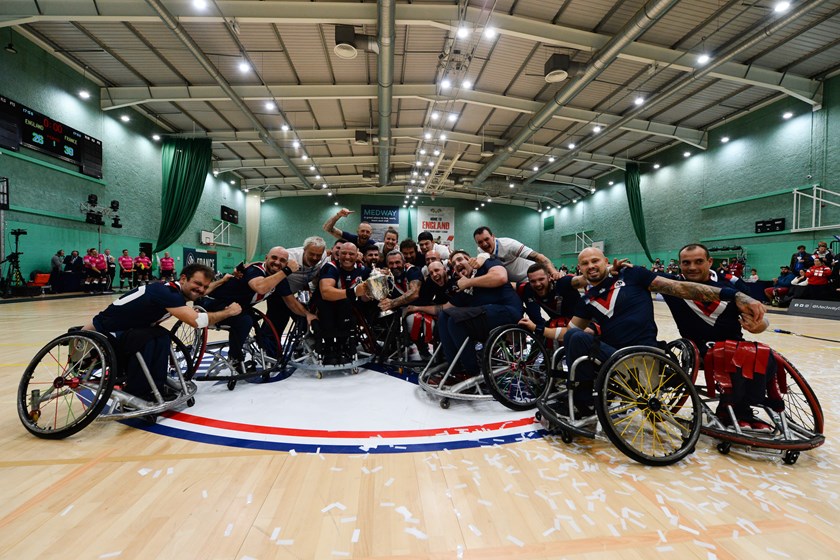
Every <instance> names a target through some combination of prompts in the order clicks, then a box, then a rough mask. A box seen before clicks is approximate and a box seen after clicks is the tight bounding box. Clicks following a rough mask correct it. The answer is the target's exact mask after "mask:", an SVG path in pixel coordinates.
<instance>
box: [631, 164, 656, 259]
mask: <svg viewBox="0 0 840 560" xmlns="http://www.w3.org/2000/svg"><path fill="white" fill-rule="evenodd" d="M640 185H641V174H640V173H639V164H638V163H628V164H627V168H626V169H625V171H624V188H625V189H626V190H627V205H628V206H629V207H630V219H631V220H632V222H633V231H635V232H636V239H638V240H639V243H641V244H642V249H644V250H645V255H647V258H648V260H649V261H650V262H653V257H651V256H650V249H648V244H647V231H646V229H645V212H644V209H643V208H642V193H641V190H640Z"/></svg>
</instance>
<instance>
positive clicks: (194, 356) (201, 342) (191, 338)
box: [169, 307, 207, 372]
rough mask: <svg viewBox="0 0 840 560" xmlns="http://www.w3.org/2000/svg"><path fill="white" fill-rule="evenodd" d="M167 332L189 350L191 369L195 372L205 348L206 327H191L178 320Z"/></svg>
mask: <svg viewBox="0 0 840 560" xmlns="http://www.w3.org/2000/svg"><path fill="white" fill-rule="evenodd" d="M196 310H197V311H198V310H201V311H203V310H202V309H201V308H200V307H199V308H196ZM169 332H170V334H172V336H173V337H174V338H176V339H177V340H179V341H180V342H181V344H182V345H183V346H185V347H186V348H187V350H188V351H189V356H190V357H191V362H192V371H193V372H195V371H196V370H197V369H198V366H199V365H200V364H201V360H202V359H203V358H204V352H205V350H207V329H206V328H204V329H200V328H197V327H191V326H189V325H188V324H186V323H183V322H181V321H178V322H177V323H175V325H173V327H172V329H171V330H170V331H169Z"/></svg>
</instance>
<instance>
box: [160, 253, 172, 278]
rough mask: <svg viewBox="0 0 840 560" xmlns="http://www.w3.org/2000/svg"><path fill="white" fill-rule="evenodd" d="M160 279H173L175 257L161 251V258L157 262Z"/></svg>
mask: <svg viewBox="0 0 840 560" xmlns="http://www.w3.org/2000/svg"><path fill="white" fill-rule="evenodd" d="M158 270H159V271H160V279H161V280H174V279H175V259H173V258H172V257H170V256H169V253H168V252H165V253H163V258H162V259H160V262H158Z"/></svg>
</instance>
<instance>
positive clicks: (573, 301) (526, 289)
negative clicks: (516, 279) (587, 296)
mask: <svg viewBox="0 0 840 560" xmlns="http://www.w3.org/2000/svg"><path fill="white" fill-rule="evenodd" d="M573 278H574V276H571V275H566V276H564V277H563V278H561V279H560V280H555V281H554V282H553V283H552V284H550V285H549V289H548V292H547V293H546V294H545V296H543V297H540V296H538V295H537V293H536V292H535V291H534V288H532V287H531V285H530V284H529V283H528V282H527V281H525V282H522V283H521V284H520V285H519V289H518V292H519V297H520V298H522V302H523V303H524V304H525V312H526V313H527V314H528V317H529V318H530V319H531V321H533V322H534V323H535V324H537V325H544V324H545V319H543V316H542V314H541V313H540V311H541V310H543V311H545V312H546V313H547V314H548V318H549V320H551V319H556V318H557V317H565V318H566V319H571V318H572V316H573V315H574V314H575V309H576V308H577V305H578V302H580V292H578V291H577V289H576V288H575V287H574V286H572V279H573Z"/></svg>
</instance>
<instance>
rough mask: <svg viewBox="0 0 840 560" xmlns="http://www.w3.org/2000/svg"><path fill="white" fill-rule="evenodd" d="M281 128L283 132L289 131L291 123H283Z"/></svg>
mask: <svg viewBox="0 0 840 560" xmlns="http://www.w3.org/2000/svg"><path fill="white" fill-rule="evenodd" d="M280 130H282V131H283V132H289V125H287V124H283V125H281V126H280Z"/></svg>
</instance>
